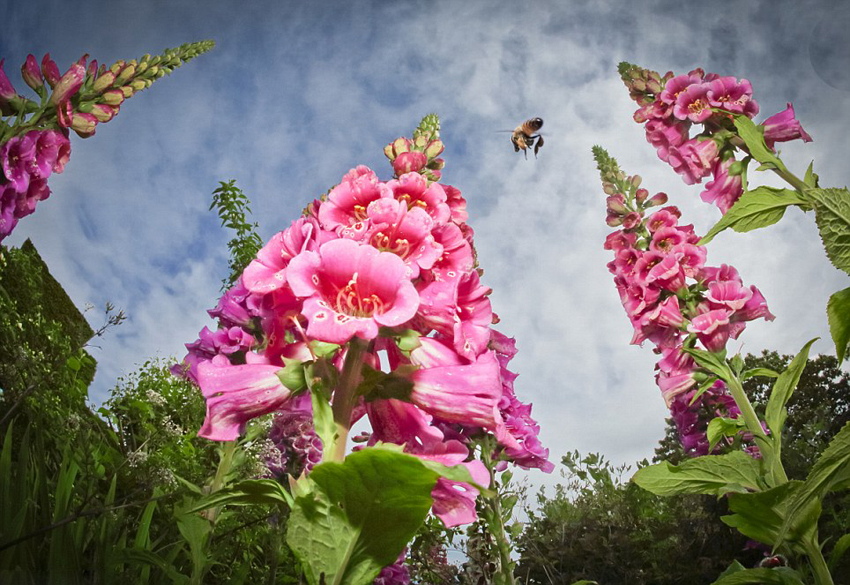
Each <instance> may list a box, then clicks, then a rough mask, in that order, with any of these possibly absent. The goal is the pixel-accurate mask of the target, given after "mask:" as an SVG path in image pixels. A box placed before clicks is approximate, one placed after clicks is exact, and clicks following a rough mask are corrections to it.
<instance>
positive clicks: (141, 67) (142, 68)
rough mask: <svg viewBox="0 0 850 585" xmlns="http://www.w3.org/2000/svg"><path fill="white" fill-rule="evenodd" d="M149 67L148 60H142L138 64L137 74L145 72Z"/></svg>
mask: <svg viewBox="0 0 850 585" xmlns="http://www.w3.org/2000/svg"><path fill="white" fill-rule="evenodd" d="M147 69H148V64H147V61H142V62H141V63H139V64H138V65H137V66H136V75H138V74H140V73H144V72H145V71H147Z"/></svg>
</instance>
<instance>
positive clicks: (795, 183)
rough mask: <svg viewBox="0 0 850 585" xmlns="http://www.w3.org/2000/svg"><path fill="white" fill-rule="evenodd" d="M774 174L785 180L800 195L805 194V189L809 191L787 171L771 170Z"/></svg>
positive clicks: (806, 186)
mask: <svg viewBox="0 0 850 585" xmlns="http://www.w3.org/2000/svg"><path fill="white" fill-rule="evenodd" d="M771 170H772V171H773V172H774V173H776V174H777V175H779V176H780V177H782V178H783V179H785V181H786V182H787V183H788V184H789V185H791V186H792V187H794V188H795V189H796V190H797V191H799V192H800V193H803V192H805V191H806V190H807V189H810V187H809V186H808V185H806V184H805V183H804V182H803V181H802V180H800V179H799V178H798V177H797V176H796V175H795V174H794V173H792V172H791V171H789V170H788V169H771Z"/></svg>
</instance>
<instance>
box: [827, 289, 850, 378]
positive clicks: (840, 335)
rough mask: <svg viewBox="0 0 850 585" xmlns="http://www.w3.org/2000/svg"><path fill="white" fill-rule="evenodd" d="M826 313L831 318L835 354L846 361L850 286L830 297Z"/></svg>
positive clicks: (840, 360)
mask: <svg viewBox="0 0 850 585" xmlns="http://www.w3.org/2000/svg"><path fill="white" fill-rule="evenodd" d="M826 315H827V317H828V318H829V332H830V334H831V335H832V341H833V343H835V355H836V357H838V361H839V363H840V362H842V361H844V356H845V355H846V353H847V344H848V343H850V288H845V289H844V290H840V291H838V292H837V293H835V294H833V295H832V296H831V297H829V303H827V305H826Z"/></svg>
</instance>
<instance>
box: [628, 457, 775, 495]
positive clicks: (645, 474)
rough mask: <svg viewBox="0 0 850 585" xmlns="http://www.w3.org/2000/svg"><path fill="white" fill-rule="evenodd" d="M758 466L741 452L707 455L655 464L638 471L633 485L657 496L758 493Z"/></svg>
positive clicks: (760, 481)
mask: <svg viewBox="0 0 850 585" xmlns="http://www.w3.org/2000/svg"><path fill="white" fill-rule="evenodd" d="M759 468H760V465H759V462H758V460H756V459H753V458H752V457H750V456H749V455H747V454H746V453H744V452H743V451H735V452H732V453H727V454H725V455H706V456H704V457H696V458H694V459H689V460H686V461H683V462H682V463H680V464H679V465H678V466H677V465H671V464H669V463H657V464H655V465H650V466H649V467H644V468H642V469H639V470H638V472H637V473H635V476H634V478H633V481H634V482H635V483H636V484H638V485H639V486H640V487H642V488H643V489H645V490H648V491H650V492H652V493H654V494H656V495H659V496H672V495H676V494H713V495H716V496H722V495H724V494H726V493H729V492H745V491H747V490H759V489H761V488H762V487H763V482H762V480H761V479H760V470H759Z"/></svg>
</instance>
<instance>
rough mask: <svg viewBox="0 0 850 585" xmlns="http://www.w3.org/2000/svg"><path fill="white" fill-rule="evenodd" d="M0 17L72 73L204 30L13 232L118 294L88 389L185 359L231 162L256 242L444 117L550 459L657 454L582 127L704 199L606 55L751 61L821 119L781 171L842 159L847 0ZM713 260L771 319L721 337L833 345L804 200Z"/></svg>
mask: <svg viewBox="0 0 850 585" xmlns="http://www.w3.org/2000/svg"><path fill="white" fill-rule="evenodd" d="M625 6H627V7H628V8H624V7H625ZM0 22H2V27H3V33H2V36H0V56H2V57H5V58H6V71H7V72H10V75H11V72H14V71H16V70H17V67H18V65H19V64H20V63H22V62H23V60H24V59H25V58H26V55H27V54H28V53H30V52H32V53H34V54H35V55H36V56H37V57H38V58H40V57H41V55H42V54H43V53H44V52H47V51H49V52H50V53H51V55H52V56H53V57H54V58H55V59H56V61H57V62H58V63H59V64H60V67H62V68H64V67H67V65H68V64H70V62H72V61H74V60H76V59H78V58H79V57H80V55H82V54H83V53H89V54H90V55H91V56H92V57H93V58H96V59H98V60H99V61H100V62H106V63H109V62H112V61H114V60H116V59H121V58H123V59H130V58H138V57H139V56H141V55H142V54H144V53H157V52H159V51H160V50H161V49H163V48H165V47H174V46H177V45H179V44H181V43H184V42H188V41H195V40H202V39H208V38H211V39H214V40H215V41H216V43H217V47H216V48H215V49H214V50H213V51H212V52H210V53H208V54H206V55H203V56H202V57H200V58H198V59H197V60H195V61H192V62H191V63H189V64H188V65H187V66H185V67H183V68H181V69H179V70H177V71H176V72H175V73H174V74H173V75H172V76H171V77H167V78H163V79H161V80H159V81H158V82H156V83H155V84H154V86H153V87H152V88H150V89H148V90H145V91H144V92H142V93H140V94H139V95H137V96H135V97H133V98H132V99H131V100H129V101H128V102H126V103H125V105H124V106H122V108H121V112H120V114H119V115H118V116H117V117H116V118H115V119H114V120H113V121H111V122H110V123H109V124H106V125H101V126H99V128H98V131H97V134H96V135H95V136H94V137H92V138H90V139H88V140H80V139H78V138H76V137H74V138H73V139H72V148H73V150H72V155H71V161H70V163H69V164H68V166H67V167H66V170H65V172H64V173H63V174H62V175H58V176H55V177H52V178H51V187H52V190H53V195H52V196H51V198H50V199H49V200H48V201H46V202H43V203H42V204H40V205H39V207H38V209H37V211H36V213H35V214H34V215H33V216H31V217H29V218H26V219H24V220H23V221H22V222H21V223H20V224H19V226H18V228H17V230H16V232H15V233H14V234H13V236H12V237H11V238H9V240H7V242H6V243H9V244H12V245H18V244H20V243H21V242H22V241H23V240H24V239H25V238H27V237H29V238H32V240H33V242H34V243H35V245H36V247H37V248H38V249H39V251H40V252H41V254H42V255H43V257H44V258H45V260H46V261H47V263H48V266H49V267H50V269H51V271H52V273H53V274H54V276H56V277H57V279H58V280H59V281H60V282H61V283H62V284H63V286H65V288H66V289H67V290H68V292H69V294H70V295H71V297H72V298H73V299H74V301H75V302H76V303H77V304H78V305H79V306H82V305H84V304H85V303H93V304H95V305H97V306H102V305H103V303H104V302H106V301H111V302H113V303H114V304H115V305H117V306H119V307H122V308H123V309H124V310H125V311H126V312H127V313H128V315H129V320H128V321H127V322H126V323H125V324H124V325H122V326H121V327H120V328H118V329H117V330H114V331H112V332H111V333H110V334H109V336H108V337H107V338H106V339H104V340H102V342H101V343H100V345H101V349H99V350H98V349H95V350H94V355H95V357H96V359H97V360H98V362H99V369H98V374H97V377H96V379H95V383H94V387H93V391H92V398H93V400H94V401H95V402H100V401H102V400H103V399H104V398H105V397H106V396H107V395H108V392H109V390H110V389H111V388H112V387H113V386H114V385H115V382H116V379H117V378H118V377H119V376H121V375H122V374H126V373H129V372H131V371H133V370H134V369H135V368H136V365H137V364H140V363H143V362H144V361H145V360H146V359H148V358H150V357H154V356H171V355H181V356H182V354H183V343H186V342H189V341H192V340H194V339H195V338H196V335H197V332H198V330H199V329H201V327H203V326H204V325H210V324H211V322H210V321H209V320H208V319H207V316H206V313H205V309H207V308H209V307H212V306H214V304H215V299H216V297H217V295H218V289H219V284H220V281H221V279H222V278H223V277H224V276H225V274H226V271H227V268H226V266H227V250H226V245H225V244H226V242H227V240H228V239H229V234H228V233H226V232H224V231H222V229H221V228H219V226H218V221H217V219H216V218H215V217H214V216H213V214H212V213H211V212H209V211H208V207H209V203H210V193H211V192H212V190H213V189H214V188H216V186H217V184H218V181H223V180H229V179H236V180H237V184H238V185H239V186H240V187H241V188H242V189H243V190H244V191H245V193H246V194H248V195H249V197H250V198H251V199H252V201H253V209H254V212H255V216H254V219H255V221H257V222H259V224H260V233H261V235H262V236H263V238H264V239H267V238H268V237H270V236H271V235H272V234H274V233H275V232H277V231H280V230H282V229H284V228H285V227H287V226H288V225H289V223H290V222H291V221H292V220H293V219H295V218H296V217H297V214H298V213H299V211H300V210H301V209H302V208H303V207H304V205H305V204H306V203H307V202H309V201H310V200H312V199H313V198H314V197H316V196H317V195H319V194H321V193H323V192H325V191H326V190H327V189H328V188H329V187H330V186H332V185H334V184H336V183H337V182H338V181H339V179H340V177H341V176H342V175H343V174H344V173H345V172H346V171H348V169H349V168H351V167H353V166H355V165H357V164H367V165H369V166H371V167H372V168H374V169H376V170H377V172H378V173H379V175H380V176H381V177H382V178H384V179H388V178H389V176H390V175H391V169H390V167H389V165H388V164H387V162H386V159H385V158H384V156H383V154H382V148H383V146H384V145H385V144H387V143H388V142H390V141H392V140H393V139H394V138H396V137H398V136H401V135H404V134H409V133H410V131H411V130H412V129H413V128H414V127H415V125H416V124H417V123H418V121H419V119H420V118H421V117H422V116H423V115H425V114H427V113H429V112H436V113H438V114H439V115H440V117H441V119H442V128H443V131H442V138H443V141H444V142H445V144H446V152H445V155H444V157H445V159H446V161H447V164H446V169H445V173H444V179H445V180H444V182H446V183H449V184H452V185H455V186H456V187H458V188H459V189H460V190H461V191H462V192H463V194H464V196H465V197H466V198H467V200H468V202H469V205H468V208H469V212H470V224H471V225H472V226H473V227H474V229H475V232H476V245H477V248H478V253H479V259H480V261H481V266H482V267H483V268H484V270H485V275H484V282H485V283H486V284H487V285H489V286H491V287H492V288H493V290H494V292H493V295H492V297H491V298H492V301H493V307H494V310H495V311H496V312H497V313H498V314H499V316H500V317H501V319H502V324H501V325H500V329H501V330H503V331H504V332H505V333H507V334H509V335H513V336H515V337H516V338H517V342H518V347H519V349H520V353H519V354H518V356H517V358H516V359H515V362H514V364H515V366H516V369H517V370H518V371H519V373H520V378H519V379H518V381H517V388H518V391H519V393H520V394H521V396H522V397H523V398H524V399H526V400H530V401H532V402H533V403H534V405H535V410H534V414H535V415H536V417H537V418H538V420H539V421H540V423H541V425H542V427H543V430H542V433H541V438H542V440H543V441H544V443H545V444H546V445H547V446H549V447H550V449H551V455H552V459H553V461H555V462H557V461H558V460H559V459H560V456H561V455H562V454H563V453H564V452H566V451H568V450H572V449H579V450H581V451H582V452H588V451H599V452H602V453H604V454H605V455H607V456H608V457H609V458H610V459H612V460H613V461H615V462H631V461H634V460H637V459H640V458H643V457H648V456H651V454H652V450H653V448H654V447H655V445H656V443H657V441H658V439H659V438H660V437H661V436H662V434H663V425H664V417H665V415H666V409H665V408H664V404H663V401H662V400H661V397H660V393H659V391H658V390H657V388H656V386H655V384H654V381H653V364H654V361H655V359H654V358H655V356H654V355H653V354H652V352H651V350H650V347H649V346H647V347H644V348H639V347H635V346H629V345H628V341H629V339H630V338H631V331H630V326H629V323H628V320H627V319H626V317H625V314H624V312H623V309H622V307H621V306H620V304H619V300H618V297H617V294H616V292H615V290H614V286H613V283H612V280H611V276H610V274H609V273H608V272H607V270H606V268H605V264H606V262H608V260H609V257H608V252H606V251H604V250H603V249H602V241H603V240H604V237H605V235H606V234H607V233H608V231H609V229H608V228H607V227H606V226H605V223H604V217H605V204H604V196H603V194H602V192H601V189H600V187H599V181H598V175H597V173H596V170H595V166H594V163H593V160H592V157H591V154H590V147H591V146H592V145H593V144H601V145H602V146H604V147H605V148H607V149H608V150H609V151H610V152H611V154H612V155H613V156H615V157H617V158H618V159H619V161H620V163H621V166H622V167H623V168H624V169H625V170H626V171H627V172H630V173H640V174H641V175H642V176H643V177H644V186H647V187H648V188H649V189H650V191H652V192H656V191H662V190H663V191H665V192H667V193H668V194H669V195H670V198H671V202H672V203H673V204H675V205H678V206H679V207H680V208H681V209H682V210H683V213H684V220H685V221H686V222H692V223H694V224H695V225H696V228H697V231H698V232H705V231H706V230H707V228H708V227H709V226H711V225H712V224H713V223H714V222H715V221H716V220H717V219H718V217H719V213H718V212H717V210H716V209H715V208H713V207H710V206H708V205H705V204H703V203H701V202H700V201H699V198H698V193H699V189H698V188H692V187H687V186H685V185H684V183H682V182H681V181H680V179H679V178H678V177H677V176H676V175H675V174H674V173H673V172H672V171H671V170H670V169H669V167H667V166H666V165H665V164H664V163H662V162H661V161H659V160H658V159H657V158H656V156H655V153H654V150H653V149H652V147H651V146H649V145H648V144H647V143H646V142H645V140H644V137H643V130H642V129H641V128H640V127H639V126H638V125H637V124H635V123H634V122H632V119H631V115H632V112H633V110H634V106H633V103H632V102H631V101H630V100H629V98H628V95H627V92H626V91H625V89H624V88H623V86H622V84H621V82H620V81H619V78H618V76H617V73H616V65H617V63H618V62H619V61H622V60H626V61H631V62H634V63H638V64H641V65H644V66H647V67H650V68H652V69H656V70H659V71H661V72H662V73H663V72H664V71H667V70H673V71H675V72H677V73H684V72H687V71H689V70H690V69H693V68H694V67H697V66H701V67H703V68H704V69H706V70H707V71H713V72H717V73H720V74H723V75H736V76H738V77H744V78H747V79H749V80H750V81H751V82H752V84H753V87H754V89H755V98H756V99H757V100H758V102H759V103H760V105H761V111H762V115H760V116H759V119H763V118H764V117H766V116H767V115H770V114H772V113H775V112H778V111H780V110H782V109H784V107H785V104H786V102H788V101H791V102H793V103H794V106H795V108H796V111H797V115H798V117H799V118H800V120H802V122H803V124H804V126H805V128H806V130H807V131H808V132H809V133H810V134H811V135H812V136H813V137H814V140H815V141H814V142H813V143H811V144H807V145H804V144H802V143H799V144H797V143H794V144H788V145H786V146H785V148H784V149H783V153H782V154H783V158H784V159H785V160H786V161H787V162H788V163H789V166H790V167H791V168H792V169H793V170H796V171H797V172H798V173H802V172H803V171H804V170H805V167H806V166H807V165H808V163H809V161H810V160H811V159H815V160H816V166H815V170H816V172H818V173H819V174H820V177H821V183H822V184H823V185H825V186H844V185H846V184H847V183H848V175H850V172H849V171H848V168H847V164H846V160H847V156H846V132H847V130H848V128H850V116H848V115H847V112H848V111H850V74H848V72H847V71H848V70H847V67H846V64H847V62H848V60H850V44H848V40H847V38H846V37H845V36H844V34H843V33H842V31H844V30H846V29H847V26H844V25H845V24H847V25H848V26H850V11H848V9H847V8H844V7H842V4H841V3H840V2H825V1H821V2H817V1H815V2H807V3H798V2H790V1H778V2H774V1H769V0H762V1H746V2H744V1H725V2H701V3H699V4H698V5H696V4H695V5H693V7H691V6H686V5H685V3H681V2H673V1H656V2H633V3H629V4H624V3H621V2H615V1H613V0H612V1H597V2H554V1H553V2H526V3H521V4H520V3H517V2H513V1H502V2H498V1H486V2H485V1H473V0H469V1H466V2H447V1H442V2H441V1H434V2H377V1H376V2H341V1H340V2H336V1H328V2H288V1H254V0H245V1H243V2H241V3H234V2H218V1H207V2H188V1H185V0H169V1H165V0H163V1H149V2H144V3H141V2H127V1H121V0H117V1H116V0H109V1H106V0H104V1H97V2H96V1H80V2H73V3H71V2H63V1H61V0H56V1H53V2H50V1H42V0H32V1H30V2H9V3H5V6H4V7H3V8H0ZM22 86H23V84H22V82H18V87H22ZM532 116H540V117H542V118H543V119H544V120H545V126H544V131H545V132H546V146H545V147H544V149H543V150H542V151H541V154H540V157H539V159H537V160H533V159H530V160H524V158H523V157H522V156H521V155H516V154H515V153H514V152H513V148H512V147H511V145H510V142H509V139H508V135H506V134H499V133H497V132H496V131H497V130H502V129H507V128H512V127H513V126H514V125H515V124H516V123H518V122H519V121H521V120H524V119H526V118H528V117H532ZM766 179H767V180H769V181H773V178H772V177H766ZM709 262H710V263H711V264H713V265H718V264H720V263H722V262H725V263H731V264H734V265H736V266H737V267H738V269H739V271H740V272H741V274H742V276H743V278H744V280H745V282H746V283H748V284H756V285H757V286H758V287H759V288H760V289H761V290H762V292H763V293H764V295H765V297H766V298H767V300H768V303H769V305H770V308H771V310H772V312H773V313H774V314H775V315H776V316H777V319H776V321H775V322H773V323H761V322H759V323H753V324H752V325H751V326H750V327H749V328H748V330H747V331H746V332H745V333H744V334H743V335H742V337H741V338H740V340H739V341H738V342H736V343H733V344H732V345H730V349H731V350H733V351H734V350H738V349H742V350H743V351H745V352H754V353H758V352H760V351H761V350H762V349H766V348H767V349H776V350H778V351H781V352H784V353H796V351H797V350H799V348H800V347H801V346H802V345H803V344H804V343H805V342H806V341H807V340H808V339H810V338H812V337H815V336H821V337H822V338H824V340H822V341H820V342H818V343H817V344H816V345H815V348H814V351H815V352H823V353H826V352H831V351H832V349H831V346H830V344H829V343H828V342H827V341H826V339H828V331H827V325H826V317H825V314H824V307H825V305H826V300H827V298H828V296H829V294H831V293H832V292H834V291H835V290H838V289H839V288H844V287H846V286H847V278H846V275H843V274H842V273H839V272H838V271H837V270H836V269H834V268H833V267H832V266H831V265H830V264H829V263H828V261H827V260H826V259H825V257H824V254H823V249H822V247H821V245H820V242H819V239H818V236H817V231H816V229H815V226H814V221H813V217H811V216H805V215H804V214H802V213H801V212H799V211H796V210H792V211H790V212H789V213H788V217H786V219H785V220H783V221H782V222H781V223H780V224H779V225H777V226H774V227H773V228H770V229H768V230H763V231H758V232H753V233H750V234H733V233H725V234H723V235H721V236H720V237H718V238H717V239H716V240H715V241H714V242H713V243H712V244H711V245H710V247H709ZM97 319H98V316H96V315H93V314H92V320H93V324H95V325H98V324H99V322H98V320H97ZM530 480H531V481H532V482H533V483H534V484H538V483H551V481H553V480H552V479H545V478H542V477H541V476H540V474H533V475H532V476H531V479H530Z"/></svg>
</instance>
